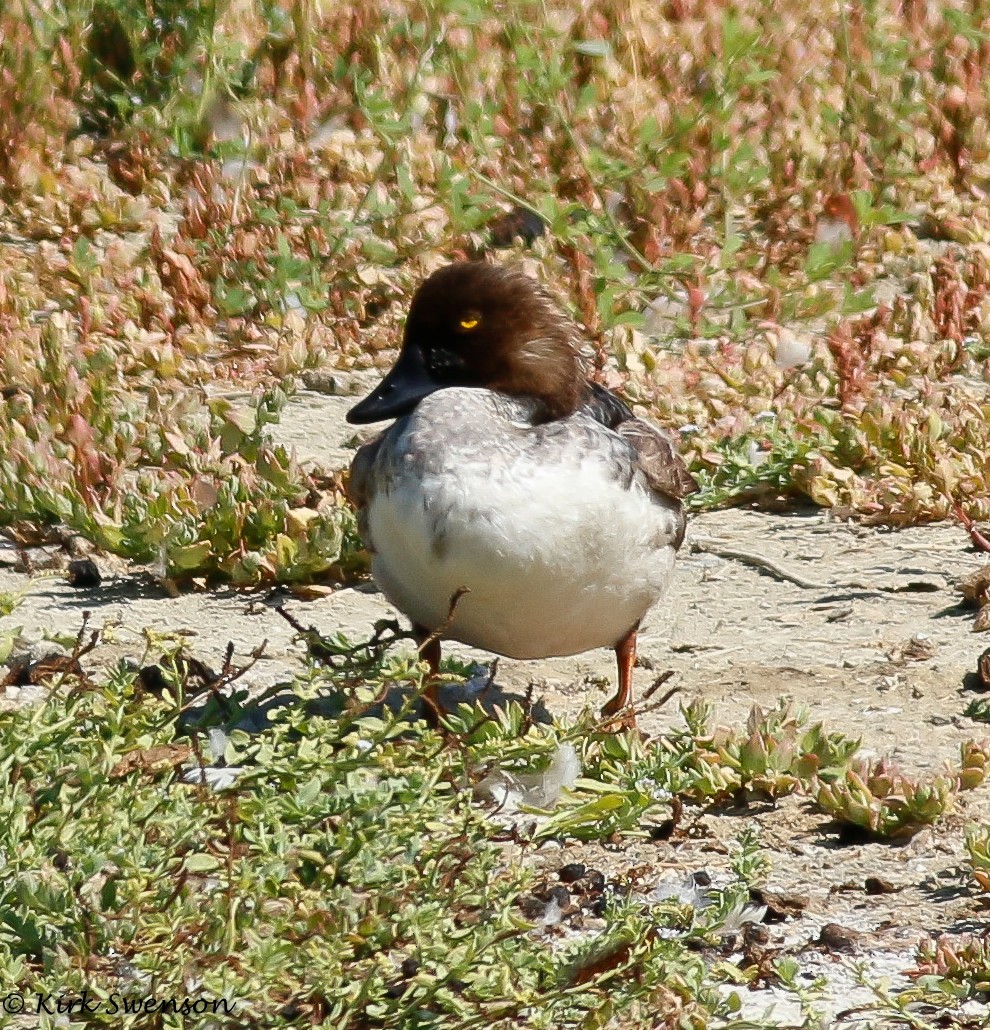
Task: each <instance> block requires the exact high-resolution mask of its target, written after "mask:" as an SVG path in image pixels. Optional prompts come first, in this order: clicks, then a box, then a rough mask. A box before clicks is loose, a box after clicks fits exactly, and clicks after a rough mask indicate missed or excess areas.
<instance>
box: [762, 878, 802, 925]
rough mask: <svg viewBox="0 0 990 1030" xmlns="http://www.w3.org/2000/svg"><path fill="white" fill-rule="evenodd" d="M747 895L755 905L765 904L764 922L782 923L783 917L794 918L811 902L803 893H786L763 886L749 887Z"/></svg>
mask: <svg viewBox="0 0 990 1030" xmlns="http://www.w3.org/2000/svg"><path fill="white" fill-rule="evenodd" d="M749 897H750V900H751V901H754V902H756V904H757V905H766V907H767V911H766V915H764V917H763V922H764V923H782V922H784V920H785V919H796V918H798V917H799V916H800V915H801V913H802V912H804V910H805V909H806V908H807V907H808V905H810V904H811V899H810V898H809V897H808V896H807V895H805V894H788V893H785V892H783V891H771V890H767V889H766V888H765V887H753V888H751V890H750V892H749Z"/></svg>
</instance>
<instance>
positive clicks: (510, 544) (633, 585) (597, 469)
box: [367, 391, 679, 658]
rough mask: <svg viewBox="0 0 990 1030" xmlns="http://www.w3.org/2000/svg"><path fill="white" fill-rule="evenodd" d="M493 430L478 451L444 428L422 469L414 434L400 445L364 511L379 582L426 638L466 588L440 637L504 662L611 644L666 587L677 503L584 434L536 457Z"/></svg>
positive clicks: (552, 444)
mask: <svg viewBox="0 0 990 1030" xmlns="http://www.w3.org/2000/svg"><path fill="white" fill-rule="evenodd" d="M452 392H453V391H444V394H450V393H452ZM457 393H472V394H475V395H478V394H483V393H484V391H457ZM438 407H439V405H436V406H435V408H438ZM421 408H423V405H421ZM451 410H452V409H451V406H450V403H449V401H448V404H447V412H448V414H449V413H450V411H451ZM426 414H427V412H422V413H421V418H422V416H425V415H426ZM455 421H456V419H455ZM421 424H422V422H420V425H421ZM487 428H490V429H491V430H492V433H493V435H492V436H491V439H490V440H489V441H488V446H487V447H485V448H479V447H478V441H477V438H476V435H477V434H475V439H470V437H471V434H470V433H465V434H460V435H458V434H457V433H456V427H452V426H450V425H447V426H446V427H445V433H447V434H449V438H450V441H451V442H450V447H449V451H450V453H449V454H446V455H443V456H438V455H437V454H436V453H435V447H434V451H433V452H432V453H431V455H430V460H429V461H427V462H425V463H424V461H422V460H420V456H418V455H417V453H416V447H415V436H414V435H413V436H412V437H410V436H409V435H408V431H407V435H406V436H404V437H403V439H402V440H401V441H398V440H397V441H395V446H396V447H398V448H399V449H400V451H401V452H402V453H401V456H400V458H399V460H398V461H394V460H393V462H392V465H391V469H390V473H389V474H388V475H387V476H382V477H381V484H380V486H378V488H377V489H375V490H374V491H372V496H371V497H370V498H369V503H368V510H367V530H368V537H369V542H370V544H371V547H372V549H373V552H374V557H373V561H372V573H373V575H374V577H375V580H376V581H377V582H378V584H379V585H380V587H381V588H382V590H383V591H384V593H385V595H386V596H387V597H388V598H389V600H390V601H391V602H392V603H393V604H395V606H396V607H397V608H399V609H400V610H401V611H402V612H404V613H405V614H406V615H407V616H408V617H409V618H411V619H412V620H413V621H414V622H416V623H418V624H420V625H421V626H423V627H425V628H427V629H430V630H433V629H436V628H438V627H439V626H441V625H442V624H443V623H444V621H445V620H446V618H447V613H448V609H449V605H450V600H451V597H452V596H453V595H454V593H455V592H456V591H457V590H459V589H460V588H461V587H466V588H467V589H468V590H469V593H468V594H466V595H464V596H463V597H462V598H461V600H460V601H459V603H458V605H457V608H456V613H455V616H454V619H453V622H452V624H451V626H450V628H449V630H448V631H447V632H446V633H445V636H447V637H450V638H453V639H455V640H460V641H462V642H463V643H466V644H469V645H472V646H475V647H479V648H483V649H484V650H487V651H493V652H495V653H497V654H503V655H507V656H509V657H512V658H544V657H549V656H552V655H567V654H575V653H578V652H580V651H585V650H589V649H591V648H594V647H606V646H613V645H614V644H616V643H617V642H618V641H619V640H620V639H621V638H622V637H623V636H624V635H625V634H626V633H627V632H628V631H629V630H630V629H631V628H632V627H633V626H634V625H635V624H636V623H637V622H638V621H639V620H640V619H641V618H642V617H643V615H644V614H645V613H646V611H647V610H648V609H649V608H650V607H651V606H652V605H653V604H654V603H656V601H657V600H658V599H659V598H660V596H661V595H662V594H663V593H664V592H665V590H666V589H667V586H668V583H669V580H670V576H671V573H672V571H673V563H674V547H673V545H672V544H673V541H674V539H675V538H676V536H677V532H678V528H679V514H678V512H677V510H676V507H675V506H674V505H673V504H665V503H663V501H662V500H661V499H659V498H657V497H656V496H655V495H653V494H652V493H651V492H650V491H649V489H648V488H647V487H646V486H645V484H644V483H642V482H641V481H640V479H639V478H638V477H637V478H633V479H632V482H630V481H629V480H630V477H629V476H628V475H626V476H623V475H622V474H621V473H622V471H623V470H621V469H617V468H616V467H615V462H614V455H610V454H609V452H608V451H607V450H605V451H603V452H598V451H596V450H594V449H592V450H591V451H590V452H589V451H588V450H587V449H586V448H585V449H582V447H581V444H582V442H584V439H585V437H586V436H587V434H586V433H584V435H583V436H582V433H580V432H578V433H576V434H575V436H574V437H573V439H572V442H573V447H571V446H569V444H568V440H567V438H566V437H564V438H563V439H562V438H561V437H560V436H559V435H558V436H556V437H554V438H553V439H552V440H550V441H548V445H547V448H544V449H540V448H537V449H536V450H534V448H533V447H532V446H531V441H530V442H527V445H526V446H524V447H517V446H515V444H514V443H513V441H516V440H517V438H518V434H519V427H518V426H515V427H512V428H511V429H510V431H509V433H508V436H507V437H506V438H502V437H501V436H500V435H499V434H498V432H497V431H496V428H497V427H494V426H492V427H486V431H487ZM596 431H597V430H596ZM602 432H603V433H607V432H608V431H607V430H604V428H603V429H602ZM410 440H412V445H411V446H410ZM434 443H435V441H434ZM393 457H394V455H393ZM438 457H440V458H441V460H438ZM610 459H611V464H610Z"/></svg>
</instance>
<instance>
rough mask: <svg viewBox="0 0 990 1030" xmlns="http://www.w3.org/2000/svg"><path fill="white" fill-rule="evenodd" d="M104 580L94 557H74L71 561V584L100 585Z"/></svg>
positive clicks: (78, 585) (83, 586)
mask: <svg viewBox="0 0 990 1030" xmlns="http://www.w3.org/2000/svg"><path fill="white" fill-rule="evenodd" d="M102 582H103V577H102V576H101V575H100V570H99V569H98V568H97V567H96V562H95V561H93V559H92V558H74V559H73V560H72V561H70V562H69V586H72V587H79V588H80V589H84V588H86V587H98V586H99V585H100V584H101V583H102Z"/></svg>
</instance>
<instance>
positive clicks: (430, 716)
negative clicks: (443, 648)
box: [412, 623, 442, 729]
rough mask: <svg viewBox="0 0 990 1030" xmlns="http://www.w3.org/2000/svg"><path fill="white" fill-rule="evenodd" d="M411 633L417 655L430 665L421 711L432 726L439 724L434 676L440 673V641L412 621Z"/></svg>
mask: <svg viewBox="0 0 990 1030" xmlns="http://www.w3.org/2000/svg"><path fill="white" fill-rule="evenodd" d="M412 630H413V635H414V636H415V638H416V641H417V642H418V644H419V656H420V658H422V659H423V660H424V661H425V662H426V664H427V665H429V667H430V677H431V678H430V683H429V684H428V685H427V687H426V689H425V690H424V691H423V700H424V701H425V702H426V710H425V712H424V713H423V715H424V718H425V719H426V721H427V722H428V723H429V724H430V725H431V726H432V727H434V729H436V728H438V727H439V726H440V713H441V711H442V709H441V707H440V686H439V684H438V683H437V681H436V677H437V676H438V675H439V673H440V641H439V640H437V639H433V640H431V639H430V637H431V636H432V633H431V631H430V630H428V629H424V627H422V626H420V625H418V624H416V623H413V628H412Z"/></svg>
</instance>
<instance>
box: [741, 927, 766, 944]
mask: <svg viewBox="0 0 990 1030" xmlns="http://www.w3.org/2000/svg"><path fill="white" fill-rule="evenodd" d="M742 933H743V940H744V941H745V942H746V943H747V944H769V943H770V930H769V928H768V927H766V926H763V925H761V924H760V923H752V922H747V923H743V926H742Z"/></svg>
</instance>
